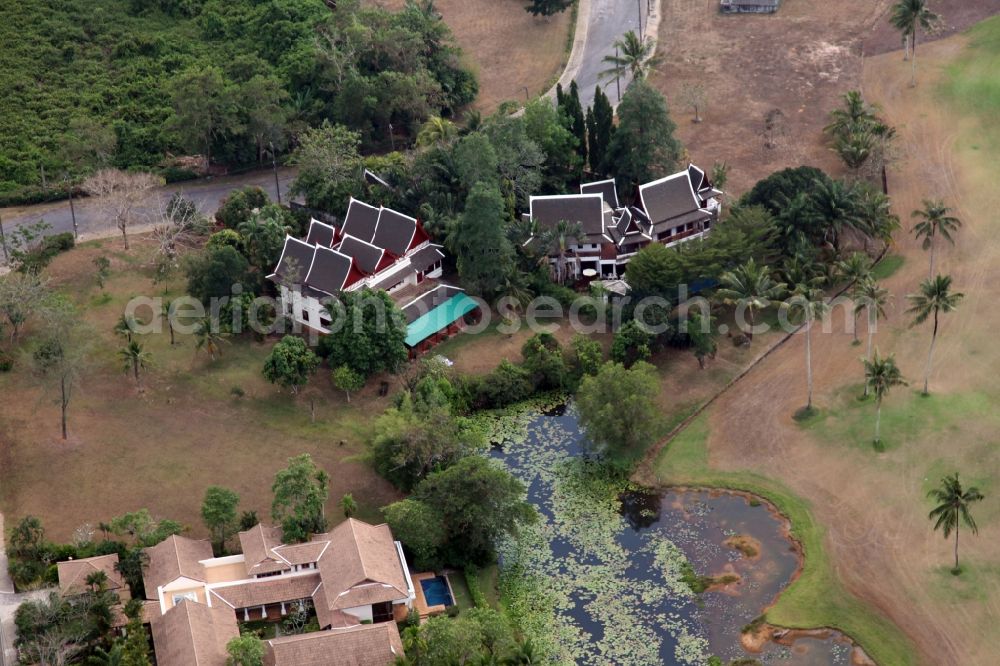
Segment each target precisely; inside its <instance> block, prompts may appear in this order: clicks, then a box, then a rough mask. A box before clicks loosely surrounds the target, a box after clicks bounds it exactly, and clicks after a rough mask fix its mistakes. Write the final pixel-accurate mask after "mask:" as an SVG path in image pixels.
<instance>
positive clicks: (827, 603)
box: [654, 417, 916, 664]
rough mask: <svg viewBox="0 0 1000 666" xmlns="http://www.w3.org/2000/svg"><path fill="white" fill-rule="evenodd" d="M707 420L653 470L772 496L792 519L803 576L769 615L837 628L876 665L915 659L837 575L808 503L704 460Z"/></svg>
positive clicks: (784, 622) (780, 621) (670, 480)
mask: <svg viewBox="0 0 1000 666" xmlns="http://www.w3.org/2000/svg"><path fill="white" fill-rule="evenodd" d="M707 438H708V425H707V423H706V420H705V418H704V417H701V418H699V419H697V420H695V422H694V423H692V424H691V426H690V427H688V428H687V429H686V430H685V431H684V432H682V433H681V434H680V435H679V436H678V437H677V438H676V439H674V440H673V441H672V442H671V443H670V445H669V446H668V447H667V448H666V449H664V451H663V452H662V453H661V454H660V457H659V459H658V460H657V461H656V464H655V468H654V473H655V475H656V478H657V480H658V481H659V483H661V484H665V485H695V486H708V487H719V488H733V489H737V490H745V491H747V492H752V493H755V494H758V495H760V496H762V497H765V498H767V499H768V500H770V501H771V502H772V503H773V504H774V505H775V506H776V507H777V508H778V510H780V511H781V512H782V513H783V514H784V515H785V516H786V517H788V519H789V520H790V521H791V524H792V534H793V535H794V536H795V538H796V539H798V541H799V542H800V543H801V544H802V550H803V552H804V555H805V561H804V565H803V570H802V574H801V576H800V577H799V578H798V579H797V580H795V581H794V582H793V583H792V584H791V585H790V586H789V587H788V588H787V589H786V590H784V591H783V592H782V593H781V595H780V596H779V597H778V600H777V602H776V603H775V604H774V606H772V607H771V608H770V609H768V610H767V620H768V621H769V622H772V623H774V624H777V625H780V626H784V627H795V628H809V627H835V628H837V629H840V630H842V631H844V632H846V633H847V634H848V635H850V636H851V637H852V638H854V639H855V640H857V641H858V643H860V644H861V646H862V647H863V648H864V649H865V651H866V652H867V653H868V654H869V655H870V656H871V657H872V658H873V659H875V661H876V662H878V663H879V664H915V663H916V660H915V656H914V651H913V647H912V645H911V644H910V642H909V641H908V640H907V638H906V637H905V636H904V635H903V634H902V633H901V632H900V631H899V630H898V629H897V628H896V627H895V626H893V625H892V623H890V622H888V621H887V620H886V619H885V618H884V617H883V616H882V615H880V614H879V613H878V612H876V611H875V609H873V608H870V607H869V606H867V605H865V604H863V603H861V602H860V601H859V600H858V599H857V598H856V597H854V596H852V595H851V594H850V593H848V592H847V591H846V590H844V588H843V586H842V585H841V584H840V582H839V581H838V580H837V578H836V575H835V574H834V571H833V569H832V566H831V563H830V559H829V557H828V555H827V553H826V551H825V549H824V547H823V537H824V530H823V528H822V526H820V525H819V524H817V523H816V522H815V520H814V519H813V517H812V514H811V512H810V508H809V502H808V501H807V500H804V499H802V498H800V497H797V496H795V495H794V494H793V493H791V492H790V491H789V490H788V489H787V488H786V487H784V486H783V485H782V484H781V483H779V482H776V481H774V480H772V479H769V478H766V477H763V476H760V475H758V474H754V473H750V472H738V473H730V472H720V471H716V470H713V469H711V468H710V467H709V465H708V449H707V445H706V442H707Z"/></svg>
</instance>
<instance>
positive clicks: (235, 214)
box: [215, 185, 271, 247]
mask: <svg viewBox="0 0 1000 666" xmlns="http://www.w3.org/2000/svg"><path fill="white" fill-rule="evenodd" d="M269 203H271V200H270V199H269V198H268V196H267V192H265V191H264V190H262V189H261V188H259V187H256V186H253V185H247V186H246V187H241V188H240V189H238V190H233V191H232V192H230V193H229V196H227V197H226V198H225V199H223V200H222V205H221V206H219V210H217V211H216V212H215V221H216V222H218V223H219V224H221V225H222V226H224V227H226V228H227V229H236V228H237V227H239V226H240V223H241V222H244V221H246V220H249V219H250V216H251V215H253V211H254V210H256V209H260V208H263V207H264V206H266V205H268V204H269ZM220 233H221V232H220ZM235 238H236V240H237V241H238V240H239V236H236V237H235ZM233 247H236V245H234V246H233Z"/></svg>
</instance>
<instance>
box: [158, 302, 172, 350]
mask: <svg viewBox="0 0 1000 666" xmlns="http://www.w3.org/2000/svg"><path fill="white" fill-rule="evenodd" d="M172 305H173V301H171V300H170V299H169V298H165V299H163V303H162V304H161V305H160V316H161V317H163V319H164V320H166V322H167V328H168V329H169V330H170V346H171V347H173V346H174V317H173V313H172V312H171V311H170V307H171V306H172Z"/></svg>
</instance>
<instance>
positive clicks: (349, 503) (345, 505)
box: [340, 493, 358, 518]
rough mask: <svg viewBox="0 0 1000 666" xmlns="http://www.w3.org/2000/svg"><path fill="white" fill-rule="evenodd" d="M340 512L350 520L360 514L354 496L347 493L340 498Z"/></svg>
mask: <svg viewBox="0 0 1000 666" xmlns="http://www.w3.org/2000/svg"><path fill="white" fill-rule="evenodd" d="M340 510H341V511H343V512H344V518H350V517H351V516H353V515H354V514H355V513H357V512H358V503H357V502H355V501H354V495H352V494H351V493H347V494H346V495H344V496H343V497H341V498H340Z"/></svg>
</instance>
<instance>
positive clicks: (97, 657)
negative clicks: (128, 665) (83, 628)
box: [87, 642, 125, 666]
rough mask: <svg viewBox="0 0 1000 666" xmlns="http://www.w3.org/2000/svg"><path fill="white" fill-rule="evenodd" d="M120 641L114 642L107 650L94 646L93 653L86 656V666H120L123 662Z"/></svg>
mask: <svg viewBox="0 0 1000 666" xmlns="http://www.w3.org/2000/svg"><path fill="white" fill-rule="evenodd" d="M122 646H123V644H122V643H121V642H115V643H113V644H112V645H111V647H110V648H109V649H107V650H104V649H102V648H94V653H93V654H92V655H90V656H89V657H87V666H122V664H123V663H124V656H125V653H124V648H123V647H122Z"/></svg>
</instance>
